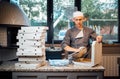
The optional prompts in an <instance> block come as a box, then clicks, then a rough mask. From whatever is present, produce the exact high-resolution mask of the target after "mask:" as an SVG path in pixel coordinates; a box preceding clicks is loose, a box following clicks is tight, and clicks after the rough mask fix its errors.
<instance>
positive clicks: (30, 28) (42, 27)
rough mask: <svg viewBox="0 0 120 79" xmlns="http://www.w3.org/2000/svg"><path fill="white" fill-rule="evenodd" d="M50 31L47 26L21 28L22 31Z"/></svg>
mask: <svg viewBox="0 0 120 79" xmlns="http://www.w3.org/2000/svg"><path fill="white" fill-rule="evenodd" d="M38 29H39V30H48V27H47V26H30V27H21V30H38Z"/></svg>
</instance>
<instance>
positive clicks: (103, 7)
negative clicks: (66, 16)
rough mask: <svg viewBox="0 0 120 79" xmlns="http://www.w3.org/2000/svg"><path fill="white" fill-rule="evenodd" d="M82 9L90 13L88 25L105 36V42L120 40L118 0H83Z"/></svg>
mask: <svg viewBox="0 0 120 79" xmlns="http://www.w3.org/2000/svg"><path fill="white" fill-rule="evenodd" d="M81 1H82V2H81V11H82V12H84V13H86V14H87V15H89V19H88V20H87V22H86V23H85V24H86V26H88V27H90V28H92V29H94V30H95V31H96V33H97V34H98V35H102V36H103V42H105V43H107V42H108V41H113V42H118V0H88V1H87V0H81Z"/></svg>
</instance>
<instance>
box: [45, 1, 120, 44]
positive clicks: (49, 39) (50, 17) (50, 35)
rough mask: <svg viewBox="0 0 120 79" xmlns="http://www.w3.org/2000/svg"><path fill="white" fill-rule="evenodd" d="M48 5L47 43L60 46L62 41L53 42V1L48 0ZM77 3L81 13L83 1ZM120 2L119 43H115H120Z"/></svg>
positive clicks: (119, 17)
mask: <svg viewBox="0 0 120 79" xmlns="http://www.w3.org/2000/svg"><path fill="white" fill-rule="evenodd" d="M47 1H48V2H47V3H48V5H47V9H48V10H47V11H48V20H47V24H48V27H49V30H48V37H47V42H46V43H49V44H52V43H54V44H60V43H61V42H62V40H53V38H54V28H53V0H47ZM74 1H75V4H74V5H75V7H77V8H78V11H81V5H80V4H81V0H74ZM119 5H120V1H119V0H118V42H114V43H120V24H119V23H120V22H119V20H120V12H119V11H120V6H119Z"/></svg>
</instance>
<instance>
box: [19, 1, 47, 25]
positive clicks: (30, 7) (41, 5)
mask: <svg viewBox="0 0 120 79" xmlns="http://www.w3.org/2000/svg"><path fill="white" fill-rule="evenodd" d="M19 5H20V6H21V7H22V9H23V10H24V11H25V13H26V14H27V16H28V18H29V20H30V23H31V26H47V6H46V5H47V0H19Z"/></svg>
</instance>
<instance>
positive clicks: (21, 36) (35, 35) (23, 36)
mask: <svg viewBox="0 0 120 79" xmlns="http://www.w3.org/2000/svg"><path fill="white" fill-rule="evenodd" d="M45 37H46V36H45V33H42V34H41V33H31V34H29V33H28V34H18V35H17V39H45Z"/></svg>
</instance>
